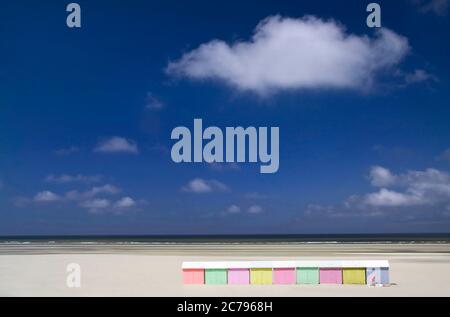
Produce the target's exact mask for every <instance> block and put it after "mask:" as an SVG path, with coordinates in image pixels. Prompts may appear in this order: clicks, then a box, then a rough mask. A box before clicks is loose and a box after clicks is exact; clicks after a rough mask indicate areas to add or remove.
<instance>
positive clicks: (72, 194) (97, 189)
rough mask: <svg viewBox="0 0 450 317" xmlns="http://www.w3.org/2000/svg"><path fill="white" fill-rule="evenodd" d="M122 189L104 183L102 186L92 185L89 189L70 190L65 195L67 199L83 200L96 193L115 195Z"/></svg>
mask: <svg viewBox="0 0 450 317" xmlns="http://www.w3.org/2000/svg"><path fill="white" fill-rule="evenodd" d="M121 191H122V190H121V189H120V188H119V187H117V186H114V185H111V184H105V185H102V186H94V187H92V188H91V189H89V190H86V191H83V192H79V191H78V190H71V191H68V192H67V193H66V194H65V197H66V198H67V199H69V200H83V199H89V198H93V197H95V196H97V195H102V194H104V195H115V194H118V193H120V192H121Z"/></svg>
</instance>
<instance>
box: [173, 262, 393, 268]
mask: <svg viewBox="0 0 450 317" xmlns="http://www.w3.org/2000/svg"><path fill="white" fill-rule="evenodd" d="M297 267H311V268H312V267H317V268H368V267H375V268H377V267H382V268H389V261H386V260H369V261H364V260H362V261H354V260H346V261H222V262H183V265H182V268H183V269H253V268H254V269H257V268H267V269H271V268H297Z"/></svg>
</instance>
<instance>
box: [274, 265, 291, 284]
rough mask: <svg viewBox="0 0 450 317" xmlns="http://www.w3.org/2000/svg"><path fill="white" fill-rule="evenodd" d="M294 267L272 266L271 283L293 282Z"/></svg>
mask: <svg viewBox="0 0 450 317" xmlns="http://www.w3.org/2000/svg"><path fill="white" fill-rule="evenodd" d="M295 281H296V277H295V268H274V269H273V283H274V284H295Z"/></svg>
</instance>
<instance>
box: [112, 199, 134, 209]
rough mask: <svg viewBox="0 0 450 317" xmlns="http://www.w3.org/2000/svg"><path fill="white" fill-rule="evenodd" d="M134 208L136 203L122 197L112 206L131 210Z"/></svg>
mask: <svg viewBox="0 0 450 317" xmlns="http://www.w3.org/2000/svg"><path fill="white" fill-rule="evenodd" d="M134 206H136V201H134V199H133V198H131V197H123V198H121V199H119V200H118V201H116V203H115V204H114V207H115V208H131V207H134Z"/></svg>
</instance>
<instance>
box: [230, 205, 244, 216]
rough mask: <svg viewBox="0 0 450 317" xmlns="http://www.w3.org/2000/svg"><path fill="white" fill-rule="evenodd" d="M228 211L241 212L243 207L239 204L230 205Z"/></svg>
mask: <svg viewBox="0 0 450 317" xmlns="http://www.w3.org/2000/svg"><path fill="white" fill-rule="evenodd" d="M227 212H228V213H230V214H237V213H240V212H241V207H239V206H238V205H231V206H230V207H228V209H227Z"/></svg>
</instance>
